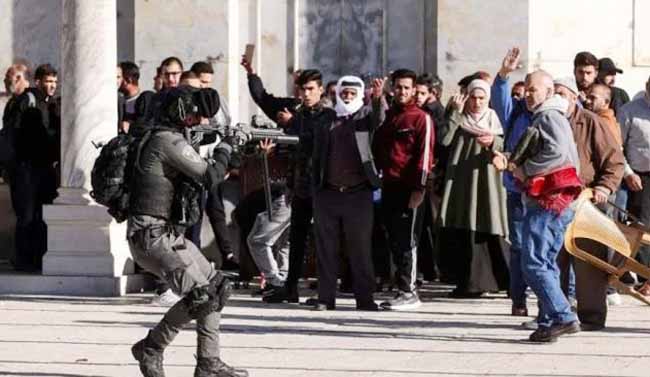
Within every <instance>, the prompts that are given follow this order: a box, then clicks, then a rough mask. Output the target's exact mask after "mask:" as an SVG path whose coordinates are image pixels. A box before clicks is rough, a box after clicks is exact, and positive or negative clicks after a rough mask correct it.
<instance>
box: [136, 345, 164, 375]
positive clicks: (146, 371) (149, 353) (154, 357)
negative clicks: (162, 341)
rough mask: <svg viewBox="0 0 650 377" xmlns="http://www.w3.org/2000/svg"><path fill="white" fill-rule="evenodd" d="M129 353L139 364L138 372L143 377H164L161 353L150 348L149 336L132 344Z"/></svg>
mask: <svg viewBox="0 0 650 377" xmlns="http://www.w3.org/2000/svg"><path fill="white" fill-rule="evenodd" d="M131 353H132V354H133V357H134V358H135V359H136V360H138V363H140V372H142V375H143V376H144V377H165V371H164V370H163V351H162V350H159V349H156V348H155V347H152V346H151V344H150V343H149V336H147V337H146V338H144V339H142V340H141V341H139V342H137V343H136V344H134V345H133V347H131Z"/></svg>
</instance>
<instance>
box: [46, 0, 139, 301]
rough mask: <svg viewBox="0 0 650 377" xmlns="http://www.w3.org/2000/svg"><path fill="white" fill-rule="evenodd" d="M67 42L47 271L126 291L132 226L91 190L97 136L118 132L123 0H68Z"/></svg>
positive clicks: (88, 289) (91, 287) (96, 287)
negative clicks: (114, 216)
mask: <svg viewBox="0 0 650 377" xmlns="http://www.w3.org/2000/svg"><path fill="white" fill-rule="evenodd" d="M61 45H62V48H61V54H62V59H61V60H62V64H61V79H60V81H61V86H62V92H61V93H62V111H61V147H62V148H61V187H60V188H59V197H58V198H57V200H56V201H55V203H54V204H53V205H50V206H46V207H45V208H44V218H45V221H46V223H47V225H48V252H47V254H46V255H45V257H44V259H43V274H44V275H56V276H58V277H59V278H60V277H62V276H70V277H75V281H84V280H83V279H82V280H79V277H87V278H88V279H86V280H85V281H86V283H84V285H85V286H79V287H73V286H71V287H72V290H75V289H78V291H74V292H69V293H71V294H75V293H77V294H95V295H119V294H123V293H125V287H126V278H125V277H124V276H123V275H125V274H129V273H132V272H133V263H132V261H131V260H130V254H129V250H128V244H127V242H126V227H125V224H124V223H123V224H117V223H116V222H115V221H114V220H113V219H112V217H111V216H110V215H109V214H108V213H107V212H106V208H105V207H103V206H99V205H97V204H96V203H94V202H93V201H92V199H91V197H90V195H89V192H90V189H91V186H90V172H91V170H92V167H93V163H94V161H95V158H96V157H97V156H98V155H99V150H98V149H97V148H95V147H94V145H93V143H98V142H105V141H108V140H109V139H110V138H111V137H113V136H115V135H116V133H117V87H116V80H115V67H116V65H117V61H116V57H117V33H116V1H115V0H94V1H87V0H64V1H63V35H62V42H61ZM90 281H92V283H90Z"/></svg>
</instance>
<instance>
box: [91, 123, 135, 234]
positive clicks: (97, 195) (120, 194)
mask: <svg viewBox="0 0 650 377" xmlns="http://www.w3.org/2000/svg"><path fill="white" fill-rule="evenodd" d="M134 140H135V138H134V137H133V136H131V135H129V134H123V133H121V134H118V135H117V136H116V137H114V138H112V139H111V140H110V141H109V142H108V144H106V145H104V146H103V147H102V150H101V152H100V153H99V157H97V159H96V160H95V164H94V165H93V170H92V172H91V173H90V183H91V185H92V191H91V192H90V196H91V197H92V198H93V199H95V201H96V202H97V203H99V204H101V205H104V206H106V207H108V213H109V214H110V215H111V216H113V218H115V220H116V221H117V222H118V223H121V222H123V221H124V220H126V218H127V216H128V208H129V176H130V171H131V169H130V168H129V167H128V166H129V165H132V161H131V159H130V158H129V154H130V153H129V152H130V151H131V149H132V145H133V144H134Z"/></svg>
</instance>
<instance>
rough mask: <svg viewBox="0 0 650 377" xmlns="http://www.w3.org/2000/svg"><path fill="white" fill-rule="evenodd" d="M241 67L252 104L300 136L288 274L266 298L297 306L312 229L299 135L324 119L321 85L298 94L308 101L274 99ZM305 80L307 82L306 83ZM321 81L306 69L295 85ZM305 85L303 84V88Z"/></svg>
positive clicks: (306, 158)
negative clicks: (245, 76) (282, 284)
mask: <svg viewBox="0 0 650 377" xmlns="http://www.w3.org/2000/svg"><path fill="white" fill-rule="evenodd" d="M241 64H242V66H243V67H244V69H246V72H247V73H248V88H249V90H250V93H251V97H252V98H253V101H255V103H256V104H257V105H258V106H259V107H260V109H262V111H264V113H265V114H266V116H267V117H268V118H269V119H271V120H273V121H275V122H276V123H278V124H279V125H280V126H282V127H284V128H285V129H287V130H288V132H289V133H292V134H294V135H298V136H300V138H301V140H300V144H299V145H298V146H297V147H296V148H295V149H294V151H293V153H292V156H291V165H292V166H291V167H290V169H289V170H290V171H289V177H288V179H287V183H288V184H287V185H288V186H289V189H290V190H291V193H292V195H291V196H292V197H291V221H290V222H291V225H290V227H291V228H290V230H289V232H290V235H289V240H290V241H289V242H290V251H289V274H288V276H287V280H286V283H285V288H286V289H285V291H284V292H280V291H278V292H277V294H274V295H273V296H267V297H266V301H267V302H271V303H272V302H282V301H288V302H292V303H297V302H298V300H299V296H298V281H299V280H300V278H301V277H302V267H303V261H304V259H305V249H306V248H307V237H308V234H309V232H310V229H311V220H312V216H313V208H312V190H311V180H310V178H311V173H310V165H311V145H309V143H306V142H305V141H306V139H303V137H302V136H301V135H302V134H303V133H304V132H305V131H307V130H308V129H309V128H310V127H311V123H313V122H318V121H319V120H320V119H321V118H323V117H326V113H325V112H324V110H325V108H324V107H323V106H321V105H320V102H319V101H320V96H321V95H322V92H323V87H322V83H321V84H320V91H319V90H318V85H316V87H315V88H310V89H309V91H305V90H303V91H302V92H301V95H303V96H304V95H306V96H307V98H305V97H303V100H302V101H301V99H300V98H296V97H275V96H274V95H272V94H269V93H268V92H267V91H266V90H265V89H264V85H263V84H262V80H261V79H260V77H259V76H257V75H256V74H255V71H254V70H253V67H252V66H251V62H249V61H248V60H246V57H245V56H244V57H242V62H241ZM306 80H307V81H306ZM319 80H321V78H320V72H318V71H315V70H306V71H303V72H301V73H300V75H299V76H298V78H297V79H296V84H297V86H301V84H300V83H303V84H305V83H308V82H318V81H319ZM302 86H304V85H302Z"/></svg>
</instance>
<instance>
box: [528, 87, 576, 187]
mask: <svg viewBox="0 0 650 377" xmlns="http://www.w3.org/2000/svg"><path fill="white" fill-rule="evenodd" d="M567 106H568V103H567V101H566V100H565V99H563V98H562V97H560V96H557V95H556V96H553V97H551V98H549V99H548V100H546V101H545V102H544V103H542V104H541V105H540V106H539V107H538V108H537V109H536V110H535V111H534V113H533V118H532V124H531V127H534V128H536V129H537V130H538V131H539V135H540V143H539V145H540V148H539V150H538V151H537V153H534V154H533V155H532V156H531V157H530V158H528V159H526V161H525V162H524V164H523V168H524V173H525V175H526V176H527V177H535V176H542V175H546V174H549V173H552V172H554V171H556V170H559V169H562V168H566V167H569V166H571V167H575V168H576V170H577V171H579V170H580V160H579V158H578V150H577V149H576V144H575V142H574V141H573V133H572V131H571V125H570V124H569V120H568V119H567V118H566V117H565V115H564V114H565V113H566V110H567Z"/></svg>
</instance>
